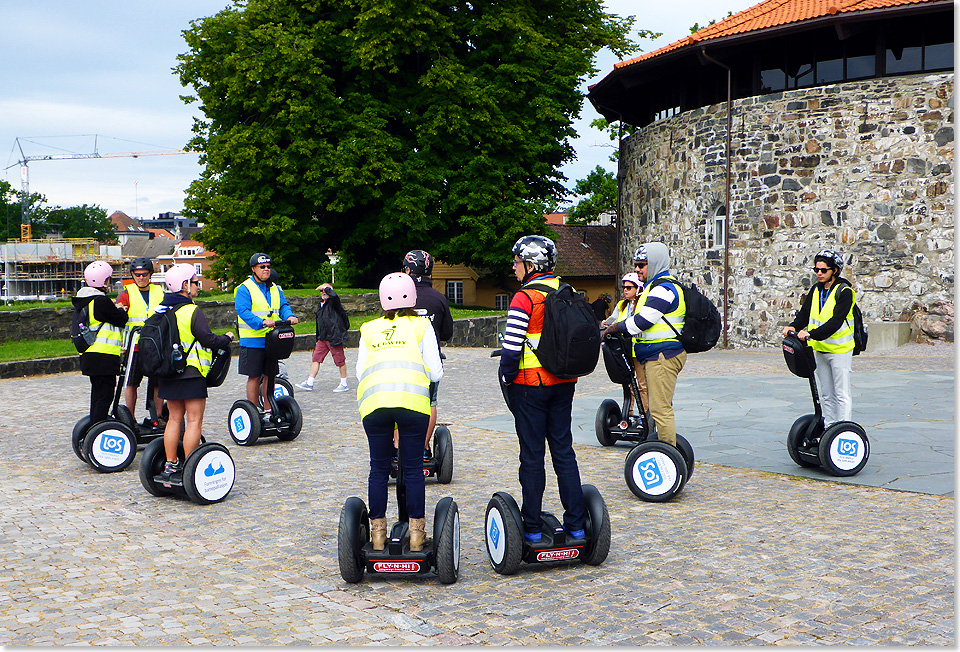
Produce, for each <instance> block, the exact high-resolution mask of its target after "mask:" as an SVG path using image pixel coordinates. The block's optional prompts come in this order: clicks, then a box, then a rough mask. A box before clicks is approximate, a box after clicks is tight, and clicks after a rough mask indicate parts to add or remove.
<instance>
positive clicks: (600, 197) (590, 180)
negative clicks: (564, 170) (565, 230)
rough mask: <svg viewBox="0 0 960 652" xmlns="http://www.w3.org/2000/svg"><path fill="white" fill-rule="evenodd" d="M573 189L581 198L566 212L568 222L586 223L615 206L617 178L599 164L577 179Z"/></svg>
mask: <svg viewBox="0 0 960 652" xmlns="http://www.w3.org/2000/svg"><path fill="white" fill-rule="evenodd" d="M573 191H574V192H575V193H576V194H577V195H579V196H582V197H583V199H581V200H580V201H579V202H577V203H576V204H575V205H574V206H573V208H571V209H570V210H569V211H568V212H567V223H568V224H587V223H588V222H592V221H593V220H595V219H597V218H599V217H600V215H601V214H602V213H605V212H607V211H613V210H616V208H617V178H616V177H615V176H614V175H613V173H612V172H608V171H607V170H604V169H603V168H602V167H600V166H599V165H598V166H597V167H595V168H594V169H593V172H591V173H590V174H588V175H587V178H586V179H580V180H579V181H577V183H576V185H575V186H574V188H573Z"/></svg>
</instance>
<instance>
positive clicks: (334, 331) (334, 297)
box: [297, 283, 350, 392]
mask: <svg viewBox="0 0 960 652" xmlns="http://www.w3.org/2000/svg"><path fill="white" fill-rule="evenodd" d="M317 289H318V290H320V304H319V305H318V306H317V312H316V325H317V330H316V334H317V343H316V345H315V346H314V348H313V355H312V356H311V364H310V375H309V376H307V379H306V380H305V381H303V382H302V383H297V387H299V388H300V389H303V390H306V391H308V392H312V391H313V383H314V381H315V380H316V378H317V374H319V373H320V365H321V364H322V363H323V361H324V359H325V358H326V357H327V354H328V353H329V354H330V357H332V358H333V364H335V365H337V368H338V369H339V370H340V384H338V385H337V386H336V387H334V388H333V391H335V392H345V391H347V390H348V389H350V388H349V387H348V386H347V359H346V355H345V354H344V351H343V344H344V342H345V341H346V339H347V331H349V330H350V318H349V317H348V316H347V311H346V310H344V309H343V303H342V302H341V301H340V295H338V294H337V293H336V291H335V290H334V289H333V286H332V285H330V284H329V283H323V284H321V285H318V286H317Z"/></svg>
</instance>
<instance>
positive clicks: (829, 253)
mask: <svg viewBox="0 0 960 652" xmlns="http://www.w3.org/2000/svg"><path fill="white" fill-rule="evenodd" d="M818 260H819V261H821V262H824V263H826V264H827V265H829V266H830V267H833V268H834V269H835V270H837V274H839V273H840V272H842V271H843V256H841V255H840V254H838V253H837V252H836V251H834V250H833V249H823V250H821V251H819V252H818V253H817V255H816V256H814V257H813V262H817V261H818Z"/></svg>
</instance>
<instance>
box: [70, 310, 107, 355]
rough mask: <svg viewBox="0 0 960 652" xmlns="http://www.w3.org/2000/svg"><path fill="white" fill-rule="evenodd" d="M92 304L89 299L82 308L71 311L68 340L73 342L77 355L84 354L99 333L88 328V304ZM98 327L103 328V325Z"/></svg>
mask: <svg viewBox="0 0 960 652" xmlns="http://www.w3.org/2000/svg"><path fill="white" fill-rule="evenodd" d="M92 302H93V299H90V301H88V302H87V303H86V304H85V305H84V306H83V308H75V309H74V311H73V321H71V322H70V339H71V340H72V341H73V346H74V347H76V349H77V353H85V352H86V350H87V349H89V348H90V347H91V346H92V345H93V343H94V342H95V341H96V340H97V333H98V332H99V331H100V329H99V328H97V329H96V330H94V329H92V328H90V304H91V303H92ZM100 326H103V324H100Z"/></svg>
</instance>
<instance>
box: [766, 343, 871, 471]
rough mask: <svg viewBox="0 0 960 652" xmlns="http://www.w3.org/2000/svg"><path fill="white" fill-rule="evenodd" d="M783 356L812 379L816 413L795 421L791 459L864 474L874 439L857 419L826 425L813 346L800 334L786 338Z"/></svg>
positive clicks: (802, 375) (789, 438) (789, 440)
mask: <svg viewBox="0 0 960 652" xmlns="http://www.w3.org/2000/svg"><path fill="white" fill-rule="evenodd" d="M782 348H783V357H784V360H786V363H787V367H788V368H789V369H790V371H791V372H792V373H793V374H794V375H795V376H799V377H800V378H806V379H808V380H809V381H810V394H811V396H812V397H813V408H814V413H813V414H805V415H803V416H802V417H800V418H799V419H797V420H796V421H794V422H793V426H792V427H791V428H790V434H788V435H787V452H788V453H789V454H790V458H791V459H792V460H793V461H794V462H796V463H797V464H798V465H800V466H802V467H805V468H813V467H818V466H819V467H822V468H823V469H824V470H825V471H826V472H827V473H830V474H831V475H835V476H839V477H847V476H851V475H856V474H857V473H860V471H861V470H862V469H863V467H864V466H866V465H867V458H869V457H870V440H868V439H867V433H866V431H864V429H863V427H862V426H861V425H860V424H858V423H854V422H853V421H838V422H837V423H834V424H833V425H831V426H830V427H829V428H826V429H825V428H824V424H823V412H822V411H821V408H820V395H819V394H818V392H817V379H816V374H815V373H814V370H815V369H816V368H817V361H816V359H815V358H814V355H813V349H811V348H810V347H809V346H808V345H807V344H806V343H805V342H803V341H801V340H800V339H799V338H798V337H797V336H796V334H794V333H791V334H789V335H787V336H786V337H785V338H784V339H783V347H782Z"/></svg>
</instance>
